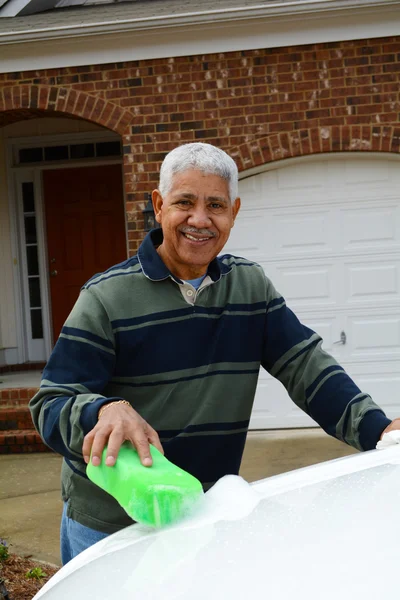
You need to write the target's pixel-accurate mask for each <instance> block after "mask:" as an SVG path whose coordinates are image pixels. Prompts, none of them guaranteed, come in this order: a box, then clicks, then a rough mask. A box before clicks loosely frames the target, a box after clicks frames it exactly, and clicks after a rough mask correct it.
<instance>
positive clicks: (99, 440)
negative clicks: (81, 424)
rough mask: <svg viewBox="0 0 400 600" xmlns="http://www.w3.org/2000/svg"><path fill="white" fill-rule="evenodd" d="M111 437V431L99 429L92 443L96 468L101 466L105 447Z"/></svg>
mask: <svg viewBox="0 0 400 600" xmlns="http://www.w3.org/2000/svg"><path fill="white" fill-rule="evenodd" d="M95 429H96V428H95ZM93 431H95V430H93ZM109 436H110V431H109V430H108V429H106V430H105V429H97V431H95V435H94V438H93V443H92V465H93V466H94V467H98V466H99V465H100V464H101V458H102V455H103V450H104V446H105V445H106V444H107V441H108V439H109Z"/></svg>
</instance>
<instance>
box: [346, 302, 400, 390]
mask: <svg viewBox="0 0 400 600" xmlns="http://www.w3.org/2000/svg"><path fill="white" fill-rule="evenodd" d="M345 332H346V336H347V340H346V347H345V351H346V356H345V358H346V359H347V360H355V359H360V358H368V359H369V360H378V359H380V358H381V357H382V356H384V355H385V356H389V357H395V356H396V355H398V356H400V315H399V311H397V313H389V312H387V311H385V312H384V313H382V314H381V315H377V314H375V315H370V316H367V315H363V316H352V315H349V316H348V317H347V318H346V325H345ZM399 399H400V398H399Z"/></svg>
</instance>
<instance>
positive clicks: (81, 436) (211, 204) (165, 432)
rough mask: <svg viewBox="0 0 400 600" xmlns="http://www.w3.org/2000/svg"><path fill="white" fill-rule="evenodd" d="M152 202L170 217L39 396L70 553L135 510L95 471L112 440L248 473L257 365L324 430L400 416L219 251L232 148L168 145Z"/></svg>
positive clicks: (381, 425)
mask: <svg viewBox="0 0 400 600" xmlns="http://www.w3.org/2000/svg"><path fill="white" fill-rule="evenodd" d="M153 205H154V210H155V215H156V219H157V221H158V223H160V224H161V227H162V229H158V230H153V231H152V232H150V233H149V234H148V235H147V237H146V238H145V240H144V241H143V243H142V244H141V246H140V248H139V251H138V253H137V255H136V256H134V257H132V258H130V259H128V260H127V261H125V262H123V263H121V264H119V265H116V266H114V267H112V268H110V269H109V270H108V271H106V272H105V273H102V274H99V275H95V276H94V277H93V278H92V279H91V280H89V281H88V283H86V284H85V285H84V286H83V288H82V291H81V294H80V296H79V298H78V301H77V303H76V305H75V306H74V308H73V310H72V312H71V314H70V316H69V317H68V319H67V321H66V323H65V326H64V327H63V329H62V332H61V335H60V338H59V340H58V341H57V344H56V346H55V348H54V351H53V353H52V355H51V357H50V360H49V362H48V364H47V366H46V369H45V371H44V374H43V380H42V383H41V388H40V390H39V392H38V393H37V394H36V396H35V397H34V398H33V399H32V400H31V404H30V406H31V411H32V416H33V419H34V422H35V425H36V427H37V429H38V431H39V432H40V434H41V435H42V437H43V439H44V441H45V442H46V443H47V444H48V445H49V446H50V447H51V448H53V450H55V451H56V452H59V453H60V454H62V455H63V456H64V461H63V467H62V497H63V500H64V503H65V508H64V514H63V518H62V526H61V546H62V560H63V562H64V563H65V562H67V561H68V560H70V559H71V558H72V557H73V556H75V555H76V554H78V553H79V552H80V551H82V550H83V549H85V548H86V547H88V546H90V545H91V544H93V543H94V542H96V541H97V540H99V539H101V538H103V537H105V536H106V535H108V534H110V533H112V532H115V531H117V530H119V529H121V528H123V527H125V526H127V525H129V524H130V523H131V522H132V521H131V520H130V519H129V518H128V516H127V515H126V514H125V512H124V511H123V509H122V508H121V507H120V506H119V504H118V503H117V502H116V501H115V500H114V499H113V498H112V497H111V496H110V495H108V494H107V493H106V492H104V491H102V490H101V489H100V488H98V487H96V486H95V485H94V484H92V483H91V482H90V481H89V479H88V478H87V476H86V472H85V463H88V461H89V457H90V456H92V459H91V460H92V463H93V465H99V464H100V460H101V455H102V450H103V448H104V446H105V445H106V444H107V459H106V464H107V465H109V466H112V465H113V464H114V463H115V461H116V460H117V456H118V451H119V448H120V446H121V444H122V443H123V441H124V440H130V441H131V442H132V444H133V445H134V446H135V447H136V448H137V450H138V453H139V455H140V458H141V461H142V463H143V465H145V466H148V467H150V466H151V456H150V451H149V443H151V444H153V445H154V446H156V447H157V448H158V449H160V450H161V451H164V452H165V455H166V456H167V457H168V458H169V459H170V460H171V461H172V462H174V463H176V464H177V465H179V466H180V467H182V468H183V469H185V470H187V471H189V472H190V473H192V474H193V475H195V476H196V477H197V478H199V479H200V480H201V482H202V483H203V485H204V487H205V489H207V488H209V487H210V486H212V485H213V483H215V482H216V481H217V480H218V479H219V478H220V477H222V476H223V475H226V474H229V473H233V474H237V473H238V471H239V467H240V462H241V458H242V453H243V448H244V444H245V440H246V434H247V429H248V424H249V419H250V413H251V409H252V404H253V399H254V394H255V390H256V385H257V377H258V372H259V368H260V366H263V367H264V368H265V369H267V371H268V372H269V373H271V375H273V376H274V377H276V378H277V379H279V381H281V382H282V383H283V385H284V386H285V387H286V389H287V391H288V393H289V394H290V396H291V398H292V400H293V401H294V402H295V403H296V404H297V405H298V406H299V407H300V408H302V409H303V410H304V411H306V412H307V413H308V414H309V415H310V416H311V417H312V418H313V419H315V421H316V422H317V423H319V425H320V426H321V427H323V428H324V430H325V431H326V432H327V433H329V434H330V435H332V436H335V437H336V438H338V439H340V440H343V441H344V442H347V443H348V444H350V445H352V446H354V447H356V448H359V449H360V450H368V449H370V448H374V447H375V445H376V443H377V441H378V440H379V439H380V437H381V435H382V432H383V431H384V430H388V429H393V428H399V426H398V423H397V422H393V423H392V424H391V422H390V420H389V419H387V418H386V416H385V414H384V413H383V412H382V410H381V409H380V408H379V407H378V406H377V405H376V404H374V402H373V401H372V399H371V398H370V397H369V396H368V394H364V393H362V392H361V391H360V390H359V389H358V387H357V386H356V385H355V383H354V382H353V381H352V380H351V379H350V378H349V376H348V375H347V374H346V373H345V372H344V370H343V368H342V367H340V365H338V364H337V363H336V361H335V360H334V359H333V358H332V357H331V356H329V355H328V354H327V353H326V352H324V351H323V350H322V349H321V342H322V340H321V338H320V337H319V336H318V335H317V334H316V333H315V332H314V331H311V330H310V329H308V328H307V327H305V326H304V325H302V324H301V323H300V322H299V321H298V319H297V318H296V316H295V315H294V314H293V313H292V312H291V311H290V309H289V308H287V306H286V304H285V301H284V299H283V298H282V296H281V295H280V294H279V293H278V292H277V291H276V290H275V288H274V287H273V285H272V283H271V282H270V281H269V279H268V278H267V277H266V276H265V274H264V272H263V270H262V268H261V267H260V266H259V265H257V264H255V263H253V262H250V261H248V260H246V259H244V258H238V257H235V256H231V255H228V254H226V255H223V256H218V255H219V254H220V252H221V250H222V249H223V247H224V245H225V243H226V241H227V240H228V238H229V234H230V231H231V228H232V227H233V225H234V223H235V219H236V216H237V214H238V212H239V208H240V199H239V197H238V172H237V167H236V165H235V163H234V161H233V160H232V159H231V158H230V157H229V156H228V155H227V154H225V152H223V151H222V150H220V149H218V148H215V147H213V146H210V145H208V144H201V143H196V144H186V145H183V146H180V147H178V148H176V149H175V150H173V151H172V152H170V153H169V154H168V155H167V156H166V158H165V160H164V162H163V164H162V167H161V172H160V184H159V189H158V190H155V191H154V192H153ZM217 256H218V258H217Z"/></svg>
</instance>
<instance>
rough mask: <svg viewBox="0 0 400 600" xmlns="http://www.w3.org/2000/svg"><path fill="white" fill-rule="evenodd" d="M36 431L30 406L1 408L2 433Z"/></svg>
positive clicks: (0, 427) (0, 423)
mask: <svg viewBox="0 0 400 600" xmlns="http://www.w3.org/2000/svg"><path fill="white" fill-rule="evenodd" d="M9 429H15V430H17V429H18V430H25V429H34V426H33V422H32V418H31V413H30V411H29V408H28V406H8V407H0V432H1V431H7V430H9Z"/></svg>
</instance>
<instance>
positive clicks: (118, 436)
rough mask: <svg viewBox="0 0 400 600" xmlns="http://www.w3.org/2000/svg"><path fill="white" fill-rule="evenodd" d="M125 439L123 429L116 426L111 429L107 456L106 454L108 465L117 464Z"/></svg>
mask: <svg viewBox="0 0 400 600" xmlns="http://www.w3.org/2000/svg"><path fill="white" fill-rule="evenodd" d="M124 441H125V436H124V434H123V431H122V429H120V428H118V427H116V428H114V429H113V430H112V431H111V434H110V437H109V438H108V444H107V456H106V465H107V467H112V466H113V465H115V462H116V460H117V457H118V452H119V449H120V448H121V446H122V444H123V442H124Z"/></svg>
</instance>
